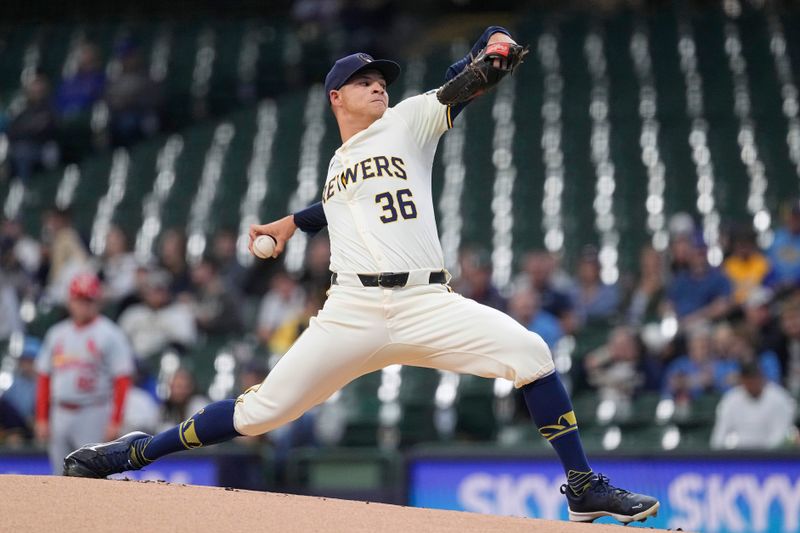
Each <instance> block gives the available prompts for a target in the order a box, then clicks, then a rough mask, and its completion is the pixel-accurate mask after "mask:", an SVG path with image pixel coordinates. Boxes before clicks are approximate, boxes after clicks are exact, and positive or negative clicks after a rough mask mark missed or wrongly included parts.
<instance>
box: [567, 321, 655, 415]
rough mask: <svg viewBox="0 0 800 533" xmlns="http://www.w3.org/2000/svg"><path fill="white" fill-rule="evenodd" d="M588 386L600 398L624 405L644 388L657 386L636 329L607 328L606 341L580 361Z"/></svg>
mask: <svg viewBox="0 0 800 533" xmlns="http://www.w3.org/2000/svg"><path fill="white" fill-rule="evenodd" d="M583 366H584V370H585V371H586V378H587V381H588V382H589V385H591V386H592V387H594V388H595V389H597V391H598V393H599V395H600V398H601V399H602V400H612V401H614V402H617V403H623V404H627V403H629V402H630V401H631V399H632V398H633V397H634V395H635V394H636V393H637V392H639V391H641V390H644V389H651V390H657V389H658V378H659V373H658V368H657V367H656V366H655V365H654V364H653V362H652V361H650V360H649V359H648V358H647V357H645V355H644V350H643V346H642V343H641V342H640V341H639V339H638V337H637V335H636V331H635V330H634V329H632V328H630V327H627V326H618V327H616V328H614V329H613V330H611V332H610V333H609V335H608V342H607V343H606V344H605V345H604V346H601V347H600V348H598V349H596V350H593V351H592V352H590V353H589V354H587V356H586V358H585V359H584V361H583Z"/></svg>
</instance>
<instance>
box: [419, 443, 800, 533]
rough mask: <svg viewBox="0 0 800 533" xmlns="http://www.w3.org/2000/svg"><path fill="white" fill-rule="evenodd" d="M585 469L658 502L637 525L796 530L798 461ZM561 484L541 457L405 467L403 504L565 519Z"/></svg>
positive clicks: (717, 531)
mask: <svg viewBox="0 0 800 533" xmlns="http://www.w3.org/2000/svg"><path fill="white" fill-rule="evenodd" d="M592 466H593V468H594V469H595V471H597V472H602V473H604V474H606V475H607V476H609V477H610V478H611V481H612V484H614V485H616V486H619V487H623V488H627V489H630V490H634V491H637V492H643V493H647V494H651V495H653V496H655V497H657V498H658V499H659V501H660V502H661V508H660V510H659V513H658V517H657V518H655V519H652V518H651V519H649V520H648V521H647V522H646V523H644V524H639V523H637V525H641V526H644V527H660V528H671V529H677V528H682V529H683V530H685V531H698V532H709V533H712V532H713V533H727V532H731V533H733V532H736V533H740V532H741V533H745V532H746V533H761V532H770V533H771V532H796V531H800V460H789V459H781V460H766V459H746V460H745V459H733V458H720V459H718V458H704V459H677V458H676V459H670V458H653V459H648V460H641V459H624V460H623V459H614V460H598V461H593V464H592ZM562 483H564V473H563V471H562V470H561V467H560V465H559V464H558V463H556V462H554V461H547V460H540V459H513V460H505V459H480V460H478V459H476V460H472V459H457V460H454V459H444V458H442V459H439V458H418V459H412V460H411V461H410V463H409V486H408V490H409V503H410V504H411V505H414V506H417V507H432V508H437V509H452V510H460V511H471V512H477V513H486V514H496V515H511V516H528V517H535V518H547V519H557V520H566V519H567V506H566V500H565V498H564V496H563V495H562V494H561V493H560V492H559V487H560V486H561V484H562ZM598 522H609V523H615V522H614V521H613V520H612V519H609V518H606V519H602V520H599V521H598Z"/></svg>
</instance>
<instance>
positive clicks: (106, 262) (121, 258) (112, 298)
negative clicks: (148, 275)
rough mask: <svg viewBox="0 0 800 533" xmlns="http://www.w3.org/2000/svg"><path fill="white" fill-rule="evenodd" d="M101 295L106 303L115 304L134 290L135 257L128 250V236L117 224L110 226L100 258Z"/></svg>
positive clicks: (136, 265) (136, 267) (136, 266)
mask: <svg viewBox="0 0 800 533" xmlns="http://www.w3.org/2000/svg"><path fill="white" fill-rule="evenodd" d="M99 267H100V268H99V270H100V277H101V279H102V280H103V297H104V299H105V301H106V303H107V304H112V305H117V304H119V303H120V302H121V301H122V300H124V299H125V298H127V297H129V296H130V295H132V294H133V293H134V292H136V270H137V269H138V268H139V267H138V264H137V262H136V258H135V257H134V255H133V254H132V253H131V252H130V247H129V246H128V236H127V235H126V234H125V232H124V231H123V230H122V228H120V227H119V226H111V228H109V230H108V235H107V236H106V246H105V249H104V250H103V256H102V257H101V258H100V265H99Z"/></svg>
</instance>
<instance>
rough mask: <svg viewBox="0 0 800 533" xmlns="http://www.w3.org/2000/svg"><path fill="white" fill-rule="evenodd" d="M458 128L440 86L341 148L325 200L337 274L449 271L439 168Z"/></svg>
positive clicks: (403, 105)
mask: <svg viewBox="0 0 800 533" xmlns="http://www.w3.org/2000/svg"><path fill="white" fill-rule="evenodd" d="M448 125H452V123H451V122H450V121H449V117H448V107H447V106H444V105H442V104H440V103H439V101H438V100H437V99H436V94H435V91H431V92H428V93H425V94H421V95H419V96H414V97H412V98H407V99H406V100H403V101H402V102H400V103H399V104H397V105H396V106H395V107H393V108H390V109H387V110H386V112H385V113H384V115H383V116H382V117H381V118H380V119H378V120H376V121H375V122H374V123H373V124H372V125H371V126H370V127H369V128H367V129H365V130H363V131H360V132H358V133H356V134H355V135H353V136H352V137H351V138H350V139H348V140H347V142H345V143H344V144H342V146H341V147H340V148H339V149H338V150H336V153H335V154H334V156H333V158H332V159H331V162H330V165H329V166H328V176H327V179H326V180H325V186H324V187H323V189H322V202H323V207H324V209H325V216H326V218H327V219H328V231H329V232H330V237H331V270H332V271H333V272H357V273H370V272H408V271H412V270H421V269H427V270H441V269H442V268H444V259H443V256H442V246H441V244H440V243H439V233H438V230H437V228H436V219H435V217H434V211H433V194H432V191H431V169H432V167H433V157H434V154H435V153H436V145H437V144H438V142H439V137H441V135H442V134H443V133H444V132H445V131H447V129H448Z"/></svg>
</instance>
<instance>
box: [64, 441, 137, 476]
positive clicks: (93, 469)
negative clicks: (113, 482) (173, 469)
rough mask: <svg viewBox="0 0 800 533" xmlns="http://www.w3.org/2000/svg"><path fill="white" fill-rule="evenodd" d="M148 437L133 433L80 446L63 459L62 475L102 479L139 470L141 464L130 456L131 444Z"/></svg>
mask: <svg viewBox="0 0 800 533" xmlns="http://www.w3.org/2000/svg"><path fill="white" fill-rule="evenodd" d="M148 437H150V435H148V434H147V433H142V432H141V431H134V432H133V433H128V434H127V435H123V436H122V437H120V438H118V439H117V440H113V441H111V442H102V443H99V444H87V445H86V446H81V447H80V448H78V449H77V450H75V451H74V452H72V453H71V454H69V455H67V457H66V459H64V475H65V476H72V477H91V478H104V477H108V476H110V475H111V474H119V473H121V472H127V471H129V470H139V469H140V468H142V466H143V465H142V464H141V463H140V462H138V461H136V460H134V458H133V457H132V455H131V444H132V443H133V442H134V441H137V440H139V439H146V438H148Z"/></svg>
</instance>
